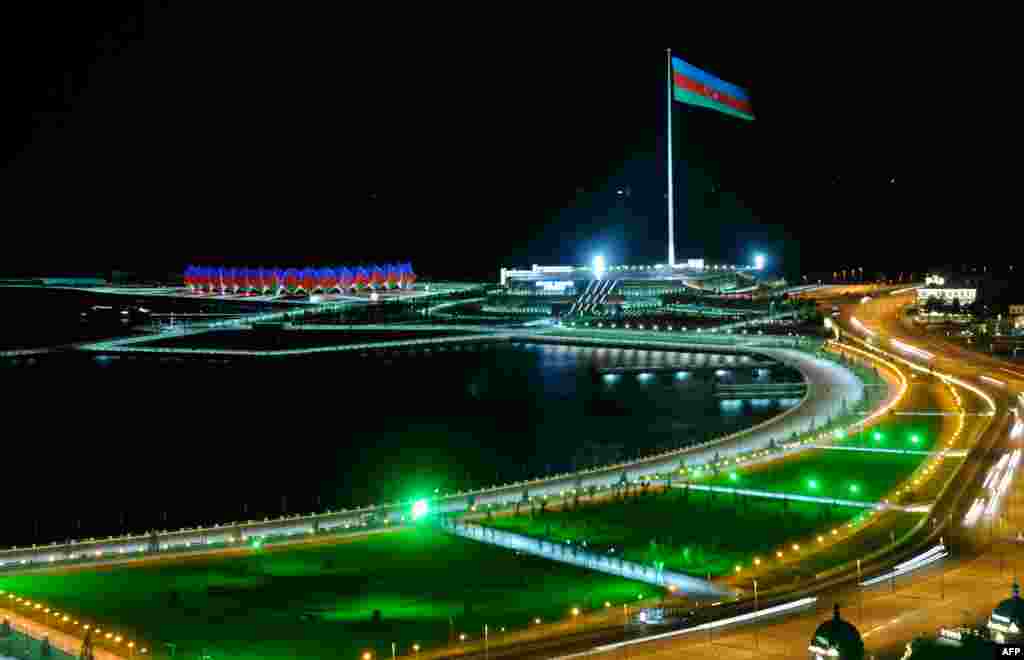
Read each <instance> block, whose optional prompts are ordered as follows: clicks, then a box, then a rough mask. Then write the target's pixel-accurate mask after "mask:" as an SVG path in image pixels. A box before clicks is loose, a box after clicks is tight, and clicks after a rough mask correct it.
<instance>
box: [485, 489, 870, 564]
mask: <svg viewBox="0 0 1024 660" xmlns="http://www.w3.org/2000/svg"><path fill="white" fill-rule="evenodd" d="M863 514H864V510H863V509H859V508H853V507H833V508H832V509H831V511H829V508H828V507H825V506H822V505H820V504H810V503H806V502H787V503H784V502H783V501H782V500H774V499H764V498H753V497H745V498H738V499H737V498H736V497H734V496H733V495H723V494H717V495H715V496H712V494H711V493H707V492H699V491H692V492H690V493H685V492H684V491H683V490H681V489H674V490H672V491H668V492H664V491H662V492H657V493H655V492H651V493H649V494H646V495H640V496H639V497H638V498H633V497H629V498H627V499H626V500H625V501H621V500H620V501H614V502H608V501H598V502H595V503H593V504H588V503H586V502H585V501H584V502H583V503H582V504H581V505H580V506H579V507H577V508H576V509H575V510H564V511H562V510H559V511H546V512H544V513H538V514H536V515H535V516H534V517H533V518H532V519H531V518H530V515H529V512H523V513H521V514H520V515H519V516H518V517H516V516H499V517H496V518H494V519H493V520H491V521H490V522H488V523H487V524H489V525H492V526H494V527H498V528H500V529H505V530H509V531H513V532H518V533H521V534H527V535H530V536H535V537H548V538H550V539H553V540H556V541H559V542H562V541H566V540H569V541H572V542H574V543H581V544H582V543H583V542H586V544H587V547H588V548H590V549H593V550H596V551H598V552H610V551H611V550H612V548H614V553H613V554H616V555H620V554H621V556H623V557H625V558H626V559H631V560H634V561H640V562H644V563H647V564H650V563H652V562H655V561H664V562H665V567H666V568H670V569H673V570H678V571H682V572H685V573H690V574H692V575H698V576H704V575H707V574H708V573H711V574H712V575H726V574H730V573H731V572H732V570H733V567H734V566H735V565H736V564H742V565H744V566H750V564H751V561H752V559H753V557H755V556H761V557H770V556H772V555H774V552H775V550H776V549H777V548H778V547H780V546H784V545H788V544H789V543H792V542H793V541H801V542H802V541H804V540H805V539H807V538H809V537H811V536H812V535H815V534H818V533H822V532H824V533H828V532H829V531H830V530H831V529H833V528H834V527H836V526H838V525H841V524H842V523H845V522H848V521H850V520H852V519H854V518H856V517H858V516H861V515H863Z"/></svg>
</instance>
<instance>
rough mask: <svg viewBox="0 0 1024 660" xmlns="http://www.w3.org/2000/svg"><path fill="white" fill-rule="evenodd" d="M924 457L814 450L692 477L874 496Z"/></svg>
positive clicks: (712, 482) (854, 497)
mask: <svg viewBox="0 0 1024 660" xmlns="http://www.w3.org/2000/svg"><path fill="white" fill-rule="evenodd" d="M924 458H925V457H924V456H922V455H917V454H881V453H869V452H855V451H837V450H827V449H826V450H817V451H811V452H807V453H803V454H800V455H798V456H793V457H790V458H786V459H784V460H781V461H776V462H772V463H765V464H762V465H758V466H752V467H749V468H738V469H735V470H732V469H723V470H721V471H720V472H719V473H718V475H717V476H714V475H711V476H709V477H707V478H704V479H698V480H696V483H703V484H710V485H716V486H735V487H736V488H749V489H752V490H767V491H773V492H777V493H793V494H798V495H814V496H818V497H834V498H838V499H846V500H856V501H861V502H878V501H880V500H881V499H883V498H884V497H886V496H887V495H888V493H889V492H890V491H891V490H892V489H893V488H895V487H896V486H897V485H898V484H900V482H902V481H903V480H904V479H906V478H907V477H908V476H909V475H910V474H911V473H913V471H914V470H915V469H917V466H918V465H920V464H921V462H922V460H923V459H924Z"/></svg>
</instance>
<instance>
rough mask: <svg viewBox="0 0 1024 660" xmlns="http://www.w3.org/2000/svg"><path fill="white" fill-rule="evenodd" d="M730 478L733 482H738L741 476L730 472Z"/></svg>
mask: <svg viewBox="0 0 1024 660" xmlns="http://www.w3.org/2000/svg"><path fill="white" fill-rule="evenodd" d="M729 478H730V479H732V480H733V481H736V480H737V479H739V478H740V475H738V474H736V473H735V472H730V473H729Z"/></svg>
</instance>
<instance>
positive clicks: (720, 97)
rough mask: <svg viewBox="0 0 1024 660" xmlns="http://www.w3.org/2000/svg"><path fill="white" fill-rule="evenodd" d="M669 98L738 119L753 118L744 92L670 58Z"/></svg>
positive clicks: (681, 61)
mask: <svg viewBox="0 0 1024 660" xmlns="http://www.w3.org/2000/svg"><path fill="white" fill-rule="evenodd" d="M672 96H673V97H674V98H675V100H677V101H679V102H680V103H687V104H689V105H699V106H701V107H704V108H711V109H712V110H718V111H719V112H724V113H725V114H727V115H732V116H733V117H739V118H740V119H748V120H751V119H753V118H754V111H753V109H752V108H751V106H750V96H749V95H748V94H747V91H746V90H745V89H743V88H742V87H737V86H736V85H733V84H731V83H727V82H725V81H724V80H722V79H721V78H716V77H715V76H713V75H711V74H710V73H708V72H707V71H702V70H701V69H698V68H697V67H695V66H693V65H692V64H688V63H686V62H684V61H683V60H681V59H679V58H678V57H673V58H672Z"/></svg>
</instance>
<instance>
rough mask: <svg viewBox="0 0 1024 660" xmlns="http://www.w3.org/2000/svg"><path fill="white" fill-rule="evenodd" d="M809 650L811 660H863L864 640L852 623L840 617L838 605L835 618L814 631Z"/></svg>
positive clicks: (837, 605)
mask: <svg viewBox="0 0 1024 660" xmlns="http://www.w3.org/2000/svg"><path fill="white" fill-rule="evenodd" d="M807 650H808V651H810V654H811V656H810V657H811V660H863V658H864V640H862V639H861V637H860V632H859V631H858V630H857V628H856V627H854V625H853V624H852V623H850V622H849V621H844V620H843V619H842V618H841V617H840V616H839V604H838V603H837V604H836V606H835V610H834V615H833V617H832V618H831V619H829V620H828V621H826V622H825V623H823V624H821V625H820V626H818V629H817V630H815V631H814V637H812V638H811V645H810V646H809V647H808V648H807Z"/></svg>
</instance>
